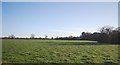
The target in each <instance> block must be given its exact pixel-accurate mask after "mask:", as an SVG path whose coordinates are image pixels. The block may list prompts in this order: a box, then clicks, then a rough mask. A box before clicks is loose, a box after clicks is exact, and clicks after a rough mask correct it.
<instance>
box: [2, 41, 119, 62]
mask: <svg viewBox="0 0 120 65" xmlns="http://www.w3.org/2000/svg"><path fill="white" fill-rule="evenodd" d="M2 44H3V46H2V48H3V51H2V53H3V54H2V55H3V56H2V57H3V58H2V60H3V63H41V62H45V63H118V62H119V61H120V57H119V56H118V51H119V52H120V50H118V46H119V45H113V44H112V45H111V44H108V45H107V44H100V43H97V42H96V41H87V40H84V41H83V40H19V39H3V43H2Z"/></svg>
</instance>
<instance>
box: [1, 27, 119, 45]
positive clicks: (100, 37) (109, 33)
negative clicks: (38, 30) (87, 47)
mask: <svg viewBox="0 0 120 65" xmlns="http://www.w3.org/2000/svg"><path fill="white" fill-rule="evenodd" d="M119 37H120V27H118V28H114V27H112V26H104V27H102V28H100V30H99V32H94V33H89V32H82V35H80V36H78V37H74V36H72V35H70V36H69V37H56V38H53V37H51V38H48V36H47V35H45V37H44V38H41V37H40V38H36V37H35V34H31V36H30V38H16V37H15V36H14V35H10V36H8V37H3V39H55V40H94V41H98V42H101V43H120V41H119Z"/></svg>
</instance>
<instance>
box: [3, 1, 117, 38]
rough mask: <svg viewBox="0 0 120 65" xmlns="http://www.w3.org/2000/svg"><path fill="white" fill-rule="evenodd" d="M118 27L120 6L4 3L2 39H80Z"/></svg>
mask: <svg viewBox="0 0 120 65" xmlns="http://www.w3.org/2000/svg"><path fill="white" fill-rule="evenodd" d="M106 25H109V26H113V27H117V26H118V4H117V2H3V3H2V26H3V27H2V35H3V36H8V35H11V34H14V35H15V36H16V37H30V35H31V34H35V36H36V37H44V36H45V35H48V37H57V36H58V37H65V36H70V35H72V36H80V35H81V32H96V31H98V29H99V28H100V27H103V26H106Z"/></svg>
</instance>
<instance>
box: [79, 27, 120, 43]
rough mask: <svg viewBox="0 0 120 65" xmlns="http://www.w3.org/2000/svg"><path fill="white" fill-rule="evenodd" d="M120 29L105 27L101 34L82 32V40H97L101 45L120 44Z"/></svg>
mask: <svg viewBox="0 0 120 65" xmlns="http://www.w3.org/2000/svg"><path fill="white" fill-rule="evenodd" d="M119 37H120V27H118V28H115V29H114V27H112V26H104V27H102V28H101V29H100V32H94V33H88V32H82V35H81V39H83V40H95V41H98V42H101V43H104V42H105V43H120V40H119Z"/></svg>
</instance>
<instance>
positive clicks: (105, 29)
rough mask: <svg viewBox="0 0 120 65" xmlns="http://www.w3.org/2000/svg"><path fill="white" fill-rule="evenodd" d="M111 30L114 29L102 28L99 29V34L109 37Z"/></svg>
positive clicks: (109, 27)
mask: <svg viewBox="0 0 120 65" xmlns="http://www.w3.org/2000/svg"><path fill="white" fill-rule="evenodd" d="M113 28H114V27H112V26H104V27H102V28H100V32H101V33H106V34H108V35H109V34H110V32H112V30H113Z"/></svg>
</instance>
